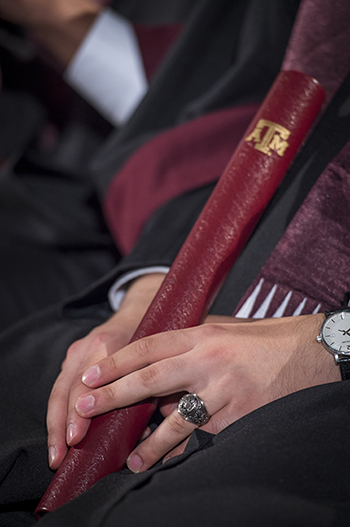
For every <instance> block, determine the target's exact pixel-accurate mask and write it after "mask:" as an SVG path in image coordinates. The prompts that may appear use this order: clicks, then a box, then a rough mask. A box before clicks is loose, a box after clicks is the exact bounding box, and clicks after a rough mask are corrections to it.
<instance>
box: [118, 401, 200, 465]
mask: <svg viewBox="0 0 350 527" xmlns="http://www.w3.org/2000/svg"><path fill="white" fill-rule="evenodd" d="M195 428H196V425H194V424H193V423H190V422H189V421H186V420H185V419H183V417H181V416H180V414H179V413H178V411H177V410H174V411H173V412H172V413H171V414H170V415H169V416H168V417H167V418H166V419H164V421H163V422H162V423H161V424H160V425H159V426H158V428H156V430H155V431H154V432H153V433H152V434H151V435H150V436H149V437H148V438H147V439H145V441H143V442H142V443H140V444H139V445H138V446H137V448H136V449H135V450H134V451H133V452H131V454H130V456H129V457H128V460H127V465H128V467H129V469H130V470H131V471H132V472H143V471H145V470H147V469H148V468H150V467H151V466H152V465H154V464H155V463H156V462H157V461H158V460H159V459H161V458H162V457H163V456H164V455H165V454H167V453H168V452H169V451H170V450H172V449H174V447H176V446H177V445H178V444H179V443H181V442H182V441H183V440H184V439H186V438H187V437H188V436H189V435H191V433H192V432H193V430H194V429H195Z"/></svg>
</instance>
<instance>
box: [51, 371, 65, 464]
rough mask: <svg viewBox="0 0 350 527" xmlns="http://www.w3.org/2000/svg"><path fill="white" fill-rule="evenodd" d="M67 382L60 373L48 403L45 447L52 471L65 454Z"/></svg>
mask: <svg viewBox="0 0 350 527" xmlns="http://www.w3.org/2000/svg"><path fill="white" fill-rule="evenodd" d="M67 382H68V379H67V378H65V376H64V374H62V373H61V374H60V375H59V377H58V378H57V380H56V382H55V384H54V387H53V389H52V392H51V395H50V399H49V403H48V410H47V418H46V424H47V430H48V439H47V445H48V452H49V465H50V467H51V468H52V469H53V470H56V469H57V468H58V467H59V465H60V464H61V462H62V461H63V459H64V458H65V456H66V454H67V444H66V417H67V405H68V394H69V390H68V387H67Z"/></svg>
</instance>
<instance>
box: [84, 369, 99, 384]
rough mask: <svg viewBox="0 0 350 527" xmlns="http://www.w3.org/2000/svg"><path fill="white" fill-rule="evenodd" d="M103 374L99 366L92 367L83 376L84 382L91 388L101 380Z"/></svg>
mask: <svg viewBox="0 0 350 527" xmlns="http://www.w3.org/2000/svg"><path fill="white" fill-rule="evenodd" d="M100 374H101V370H100V367H99V366H97V365H96V366H91V368H89V369H88V370H86V372H85V373H84V374H83V377H82V381H83V383H84V384H86V385H87V386H90V385H91V384H94V382H96V381H97V380H98V378H99V376H100Z"/></svg>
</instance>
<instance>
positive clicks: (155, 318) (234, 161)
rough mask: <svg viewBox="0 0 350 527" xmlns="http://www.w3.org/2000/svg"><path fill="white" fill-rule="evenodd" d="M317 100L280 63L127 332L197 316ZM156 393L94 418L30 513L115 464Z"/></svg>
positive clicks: (187, 322) (320, 94) (320, 95)
mask: <svg viewBox="0 0 350 527" xmlns="http://www.w3.org/2000/svg"><path fill="white" fill-rule="evenodd" d="M323 100H324V91H323V89H322V87H321V86H320V84H319V83H318V82H317V81H315V80H314V79H312V78H311V77H309V76H307V75H305V74H303V73H299V72H296V71H283V72H281V73H280V74H279V76H278V77H277V79H276V81H275V83H274V84H273V86H272V88H271V89H270V91H269V93H268V95H267V96H266V98H265V100H264V102H263V104H262V105H261V107H260V109H259V111H258V113H257V115H256V116H255V118H254V119H253V121H252V123H251V125H250V126H249V128H248V130H247V132H246V134H245V136H244V137H243V139H242V141H241V142H240V144H239V146H238V147H237V149H236V151H235V153H234V154H233V156H232V158H231V160H230V162H229V164H228V166H227V167H226V169H225V171H224V173H223V175H222V176H221V178H220V180H219V182H218V184H217V185H216V187H215V189H214V191H213V193H212V195H211V197H210V199H209V200H208V203H207V204H206V206H205V207H204V209H203V211H202V213H201V215H200V216H199V218H198V220H197V222H196V224H195V225H194V227H193V229H192V230H191V232H190V234H189V236H188V238H187V240H186V242H185V243H184V245H183V247H182V249H181V250H180V252H179V254H178V256H177V258H176V260H175V262H174V264H173V265H172V267H171V269H170V272H169V274H168V275H167V277H166V279H165V280H164V282H163V285H162V287H161V288H160V290H159V292H158V294H157V295H156V297H155V299H154V301H153V303H152V304H151V306H150V307H149V309H148V311H147V313H146V315H145V316H144V318H143V320H142V322H141V324H140V326H139V327H138V329H137V331H136V333H135V335H134V337H133V340H136V339H139V338H142V337H145V336H147V335H151V334H154V333H157V332H161V331H168V330H173V329H180V328H185V327H190V326H194V325H196V324H198V323H200V322H201V320H202V318H203V317H204V316H205V314H206V313H207V311H208V308H209V306H210V304H211V302H212V301H213V299H214V298H215V296H216V294H217V292H218V290H219V288H220V286H221V284H222V282H223V280H224V279H225V277H226V276H227V273H228V271H229V270H230V268H231V267H232V265H233V263H234V261H235V259H236V257H237V255H238V254H239V251H240V250H241V249H242V247H243V245H244V244H245V242H246V241H247V239H248V237H249V235H250V233H251V232H252V229H253V228H254V226H255V225H256V223H257V221H258V220H259V218H260V216H261V214H262V212H263V210H264V209H265V207H266V205H267V203H268V202H269V200H270V199H271V197H272V195H273V194H274V192H275V190H276V188H277V186H278V185H279V183H280V181H281V179H282V178H283V175H284V174H285V172H286V170H287V168H288V165H289V164H290V162H291V160H292V159H293V157H294V155H295V153H296V151H297V150H298V147H299V146H300V144H301V142H302V140H303V138H304V136H305V134H306V133H307V131H308V129H309V127H310V126H311V124H312V122H313V120H314V118H315V116H316V115H317V113H318V111H319V108H320V107H321V104H322V102H323ZM155 405H156V401H147V402H144V403H140V404H138V405H135V406H133V407H129V408H126V409H122V410H114V411H112V412H110V413H108V414H106V415H103V416H100V417H97V418H95V419H94V420H93V423H92V426H91V428H90V430H89V432H88V434H87V436H86V437H85V439H84V440H83V441H82V442H81V443H80V444H79V445H77V446H76V447H73V448H71V449H70V450H69V453H68V455H67V457H66V459H65V461H64V462H63V464H62V465H61V467H60V468H59V470H58V471H57V474H56V475H55V477H54V479H53V481H52V483H51V485H50V486H49V488H48V490H47V491H46V493H45V495H44V496H43V498H42V500H41V502H40V504H39V506H38V508H37V510H36V514H37V515H38V517H39V516H41V515H42V514H44V513H45V512H47V511H52V510H54V509H56V508H58V507H60V506H61V505H63V504H64V503H66V502H67V501H69V500H71V499H72V498H74V497H76V496H77V495H79V494H80V493H82V492H84V491H85V490H86V489H88V488H89V487H91V486H92V485H93V484H94V483H95V482H96V481H98V480H99V479H101V478H102V477H104V476H105V475H107V474H109V473H111V472H114V471H118V470H120V469H121V468H122V467H123V466H124V464H125V461H126V458H127V456H128V454H129V453H130V451H131V450H132V449H133V447H134V446H135V444H136V442H137V440H138V438H139V436H140V434H141V432H142V430H143V429H144V428H145V426H146V424H147V422H148V420H149V419H150V417H151V415H152V412H153V411H154V409H155Z"/></svg>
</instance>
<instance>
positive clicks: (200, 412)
mask: <svg viewBox="0 0 350 527" xmlns="http://www.w3.org/2000/svg"><path fill="white" fill-rule="evenodd" d="M177 411H178V412H179V414H180V415H181V417H183V418H184V419H186V421H189V422H190V423H193V424H194V425H198V426H203V425H205V424H207V422H208V421H209V419H210V415H209V414H208V412H207V409H206V407H205V404H204V402H203V401H202V399H201V398H200V397H198V395H196V394H195V393H187V394H186V395H184V396H183V397H181V399H180V401H179V404H178V405H177Z"/></svg>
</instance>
